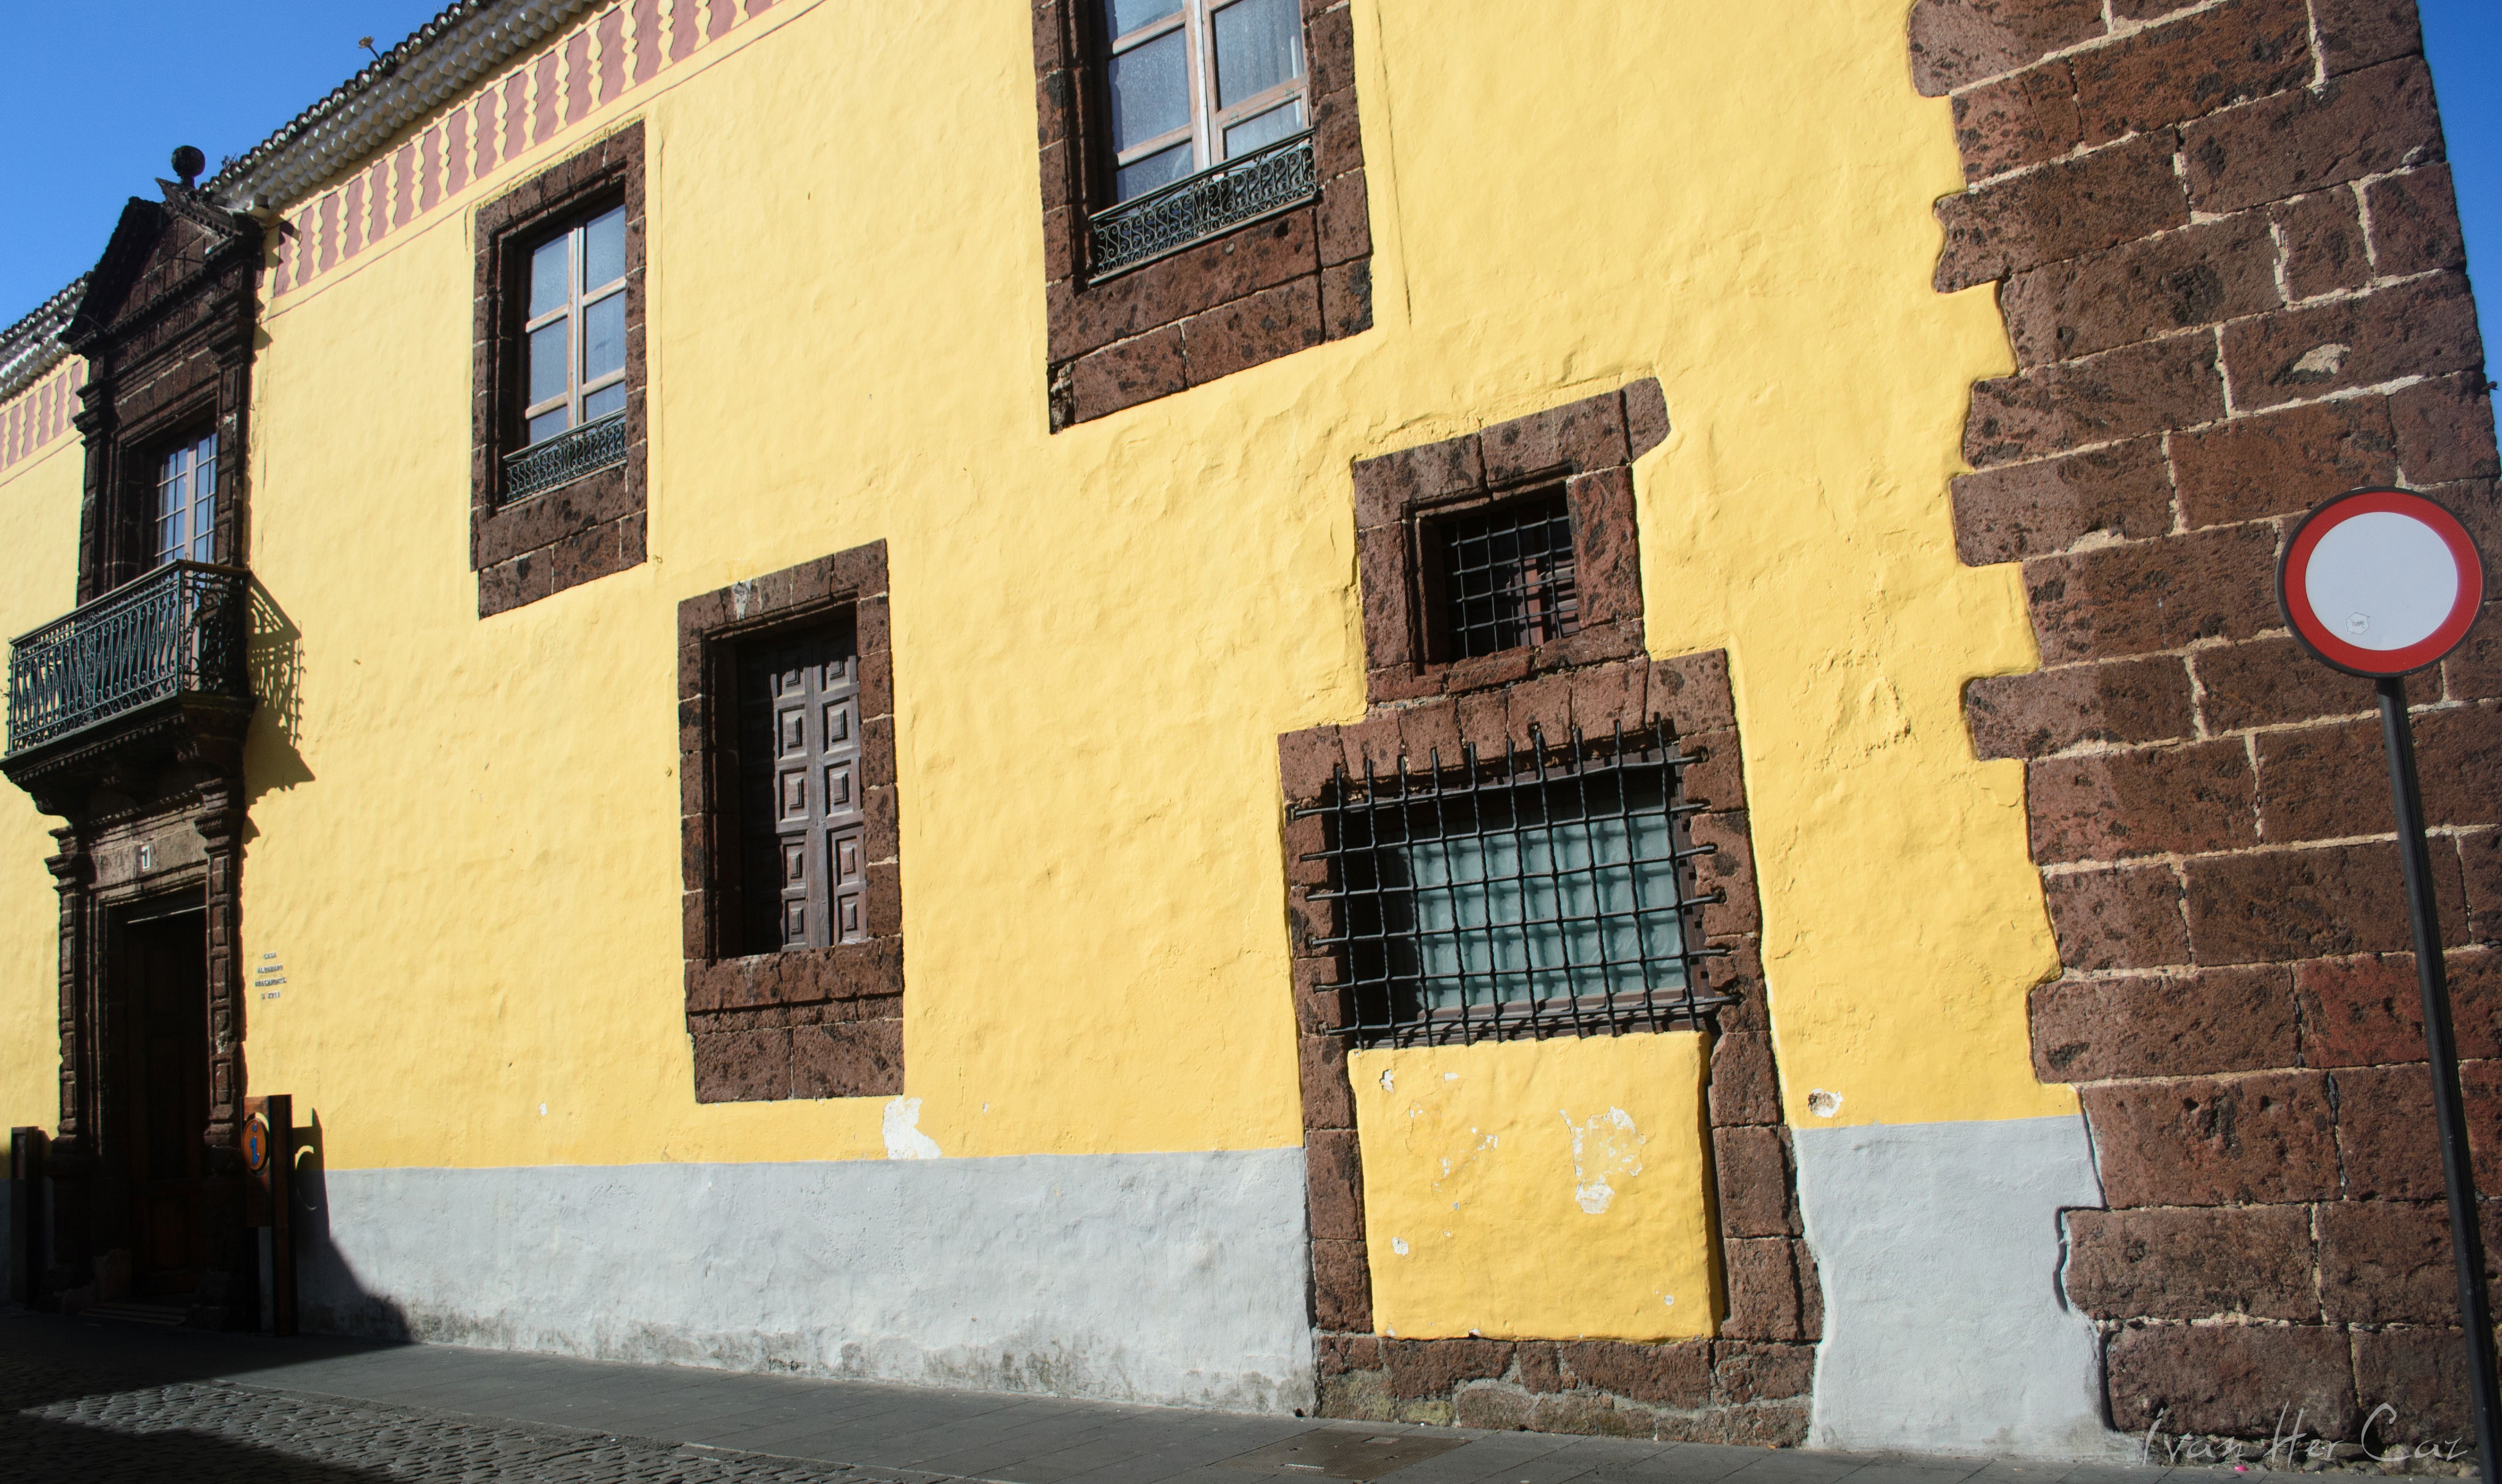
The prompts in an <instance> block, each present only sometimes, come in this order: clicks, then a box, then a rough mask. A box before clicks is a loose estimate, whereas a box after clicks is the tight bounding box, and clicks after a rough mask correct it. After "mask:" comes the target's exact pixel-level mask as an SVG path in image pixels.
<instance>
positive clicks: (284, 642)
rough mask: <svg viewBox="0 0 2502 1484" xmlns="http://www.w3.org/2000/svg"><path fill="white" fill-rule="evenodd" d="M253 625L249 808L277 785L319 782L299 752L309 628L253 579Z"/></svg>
mask: <svg viewBox="0 0 2502 1484" xmlns="http://www.w3.org/2000/svg"><path fill="white" fill-rule="evenodd" d="M247 622H248V623H249V624H250V625H251V628H250V631H249V633H248V634H247V635H246V637H245V639H244V668H245V671H246V672H247V674H248V675H249V676H250V678H251V681H252V693H253V694H254V695H255V696H257V697H259V699H260V704H259V705H258V706H257V707H256V708H254V711H253V717H252V730H251V732H250V733H249V734H247V735H246V736H245V738H244V748H243V775H244V783H245V787H246V789H247V791H248V793H249V795H250V796H249V797H247V798H246V800H245V807H246V808H247V809H249V808H250V807H251V806H252V805H253V804H256V803H258V802H259V801H260V797H261V795H262V794H264V793H269V792H270V791H271V790H273V789H291V788H294V787H295V786H296V785H297V784H300V783H311V782H312V781H313V770H312V769H311V768H309V767H307V766H305V764H304V755H303V754H302V753H300V752H298V751H296V747H297V744H298V743H300V742H301V741H302V740H303V736H304V692H303V684H304V631H303V630H302V629H299V628H297V627H296V626H295V621H294V620H293V619H290V618H288V617H287V610H286V609H284V608H281V607H279V606H278V600H277V599H276V598H273V597H271V596H270V595H269V590H268V589H267V588H264V587H262V586H261V585H260V580H259V579H258V578H254V579H253V582H252V591H251V597H250V611H249V613H248V615H247Z"/></svg>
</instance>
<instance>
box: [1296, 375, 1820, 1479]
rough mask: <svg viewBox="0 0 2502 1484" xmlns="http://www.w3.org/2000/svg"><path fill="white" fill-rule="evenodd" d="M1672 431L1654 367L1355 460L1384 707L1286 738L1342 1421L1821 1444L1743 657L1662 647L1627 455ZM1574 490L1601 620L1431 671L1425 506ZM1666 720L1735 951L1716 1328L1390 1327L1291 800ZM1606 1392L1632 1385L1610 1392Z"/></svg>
mask: <svg viewBox="0 0 2502 1484" xmlns="http://www.w3.org/2000/svg"><path fill="white" fill-rule="evenodd" d="M1667 434H1668V415H1667V406H1666V401H1665V398H1664V397H1663V395H1662V393H1661V391H1660V388H1659V384H1658V383H1657V382H1656V381H1655V380H1649V379H1645V380H1643V381H1640V382H1636V383H1634V384H1632V385H1631V386H1628V387H1626V388H1622V389H1621V390H1619V391H1612V392H1605V393H1601V394H1600V395H1598V396H1594V397H1586V398H1583V399H1580V400H1578V401H1575V402H1572V403H1568V404H1566V405H1564V406H1562V407H1557V408H1553V409H1550V410H1548V411H1546V412H1542V413H1538V414H1533V415H1531V416H1529V417H1525V418H1518V419H1514V420H1511V421H1509V422H1501V423H1496V424H1494V425H1492V426H1489V427H1487V428H1485V429H1483V430H1481V431H1480V432H1477V433H1474V434H1470V435H1467V436H1465V437H1461V438H1455V439H1449V440H1446V441H1444V442H1441V443H1437V444H1430V445H1425V446H1423V447H1420V448H1415V449H1407V450H1402V451H1400V452H1398V453H1395V454H1392V455H1386V456H1384V457H1381V458H1374V459H1367V460H1363V461H1361V462H1359V463H1357V464H1356V465H1355V466H1354V471H1353V474H1354V485H1355V503H1356V511H1357V525H1358V538H1357V540H1358V552H1359V559H1360V561H1361V563H1362V578H1363V586H1364V615H1365V643H1366V650H1367V671H1368V691H1369V695H1370V699H1369V705H1368V707H1367V710H1366V714H1365V717H1364V719H1363V720H1362V721H1360V722H1358V723H1355V724H1352V725H1336V726H1328V725H1325V726H1317V727H1311V728H1307V729H1305V730H1302V731H1298V732H1291V733H1287V734H1285V735H1283V736H1280V737H1279V738H1278V763H1279V782H1280V793H1281V800H1280V802H1281V804H1282V806H1283V812H1284V815H1285V819H1286V824H1285V839H1284V842H1283V843H1284V857H1285V867H1286V872H1287V917H1288V922H1289V927H1290V931H1291V932H1292V934H1293V947H1292V949H1291V952H1292V953H1293V955H1294V956H1295V957H1294V960H1293V963H1294V987H1293V1008H1294V1015H1295V1023H1296V1032H1297V1034H1296V1045H1297V1061H1298V1064H1299V1067H1300V1071H1301V1081H1302V1109H1303V1138H1304V1151H1305V1160H1306V1171H1307V1174H1306V1181H1307V1192H1308V1200H1309V1211H1308V1219H1309V1221H1310V1231H1311V1236H1312V1243H1311V1254H1312V1293H1313V1319H1314V1326H1315V1328H1316V1329H1317V1330H1318V1331H1319V1336H1318V1338H1319V1350H1320V1372H1321V1387H1322V1406H1321V1411H1322V1414H1323V1415H1325V1416H1340V1415H1346V1416H1365V1417H1368V1418H1369V1419H1370V1420H1377V1421H1392V1420H1398V1418H1399V1417H1401V1416H1406V1415H1409V1414H1408V1413H1407V1412H1406V1411H1403V1410H1401V1411H1394V1412H1390V1413H1381V1414H1379V1415H1375V1414H1374V1413H1373V1412H1371V1411H1369V1410H1368V1409H1367V1408H1368V1407H1370V1406H1376V1405H1378V1404H1380V1403H1379V1402H1378V1401H1366V1400H1363V1399H1365V1398H1367V1397H1370V1396H1373V1395H1374V1394H1375V1393H1376V1392H1377V1393H1378V1394H1379V1395H1380V1396H1383V1397H1386V1398H1388V1399H1389V1400H1390V1404H1391V1405H1392V1406H1393V1407H1394V1408H1404V1407H1411V1406H1413V1405H1417V1404H1424V1405H1428V1406H1431V1405H1435V1404H1439V1403H1437V1399H1446V1400H1447V1403H1448V1404H1450V1405H1452V1406H1453V1407H1455V1408H1460V1409H1468V1408H1476V1409H1479V1410H1478V1412H1477V1413H1476V1414H1474V1415H1469V1416H1459V1417H1457V1419H1456V1420H1458V1421H1460V1422H1461V1423H1462V1425H1466V1426H1485V1427H1502V1428H1512V1427H1528V1428H1532V1429H1537V1430H1541V1431H1546V1430H1551V1431H1572V1430H1574V1428H1575V1426H1576V1424H1574V1423H1573V1422H1572V1420H1571V1417H1572V1415H1573V1414H1575V1412H1576V1410H1586V1409H1587V1408H1588V1407H1590V1406H1592V1405H1598V1404H1604V1405H1606V1406H1609V1407H1623V1406H1638V1407H1640V1408H1652V1407H1658V1408H1663V1409H1665V1411H1664V1412H1663V1414H1662V1418H1663V1420H1662V1421H1661V1424H1660V1425H1661V1426H1662V1427H1663V1428H1675V1429H1682V1430H1685V1431H1689V1432H1691V1433H1693V1434H1694V1435H1696V1436H1706V1435H1707V1436H1713V1437H1721V1438H1725V1439H1727V1440H1744V1441H1750V1442H1761V1443H1792V1444H1794V1443H1797V1442H1800V1441H1802V1440H1804V1437H1805V1434H1806V1411H1805V1407H1806V1402H1805V1398H1806V1396H1807V1394H1808V1390H1809V1379H1810V1377H1811V1375H1812V1371H1813V1365H1814V1354H1815V1348H1816V1344H1817V1340H1818V1336H1819V1335H1820V1334H1821V1333H1822V1331H1823V1314H1822V1307H1823V1305H1822V1297H1821V1293H1820V1290H1819V1286H1818V1280H1817V1277H1816V1273H1815V1265H1814V1259H1813V1257H1812V1255H1811V1254H1810V1253H1809V1250H1808V1247H1807V1243H1806V1241H1805V1238H1804V1233H1803V1227H1802V1224H1801V1221H1800V1218H1799V1211H1798V1192H1797V1177H1796V1164H1795V1161H1794V1160H1793V1158H1792V1156H1791V1154H1790V1150H1789V1134H1788V1130H1787V1128H1786V1127H1785V1123H1784V1119H1783V1115H1782V1111H1781V1103H1780V1092H1779V1082H1778V1079H1777V1075H1776V1072H1775V1062H1774V1055H1773V1047H1772V1038H1771V1034H1770V1028H1769V1025H1768V1023H1767V1021H1766V1020H1765V1016H1764V995H1763V974H1762V966H1761V961H1760V957H1759V953H1758V947H1757V939H1758V934H1759V931H1760V925H1761V914H1760V906H1759V904H1758V898H1757V892H1756V887H1755V873H1754V852H1753V845H1752V839H1751V835H1750V832H1749V829H1748V823H1747V822H1748V815H1747V813H1746V808H1745V787H1744V779H1743V776H1742V771H1741V756H1740V749H1739V745H1738V734H1737V715H1736V707H1735V701H1734V697H1733V695H1732V693H1731V690H1730V685H1729V667H1728V658H1727V656H1726V655H1724V654H1721V653H1718V652H1712V653H1707V654H1700V655H1688V656H1682V657H1679V658H1674V659H1658V660H1654V659H1652V658H1649V657H1648V654H1647V652H1646V648H1645V644H1644V639H1643V630H1642V607H1641V587H1640V549H1639V544H1638V540H1637V532H1636V530H1635V527H1634V510H1633V498H1632V495H1633V486H1632V475H1631V464H1632V461H1633V460H1634V459H1635V458H1638V457H1640V455H1643V454H1645V453H1648V452H1649V451H1650V450H1651V449H1653V448H1655V447H1657V446H1658V445H1659V444H1660V443H1661V442H1662V441H1663V440H1665V438H1666V437H1667ZM1559 480H1560V481H1561V482H1563V483H1564V484H1565V486H1566V489H1567V492H1568V495H1569V496H1570V497H1571V499H1572V513H1573V550H1574V558H1575V565H1576V569H1577V570H1578V572H1580V573H1584V574H1586V575H1585V576H1582V577H1581V578H1580V581H1581V585H1582V586H1581V592H1582V603H1583V609H1582V613H1583V624H1584V626H1583V627H1582V628H1581V629H1579V630H1576V631H1575V632H1574V633H1572V634H1570V635H1567V636H1565V638H1564V639H1563V640H1562V641H1560V642H1558V643H1556V644H1551V645H1545V646H1538V647H1524V648H1521V649H1515V650H1506V651H1503V652H1501V653H1499V654H1496V655H1491V656H1484V657H1479V658H1474V659H1471V660H1468V661H1464V662H1461V663H1457V664H1442V665H1432V664H1426V663H1423V662H1421V661H1420V660H1419V659H1418V658H1417V653H1418V652H1417V649H1416V646H1415V638H1416V634H1415V627H1414V624H1413V622H1412V619H1413V607H1412V605H1413V601H1414V598H1413V594H1415V593H1416V592H1417V591H1418V586H1417V583H1416V573H1415V568H1414V562H1413V557H1414V555H1415V553H1416V550H1417V547H1416V543H1415V541H1414V539H1413V532H1414V527H1415V524H1416V517H1417V515H1418V514H1419V513H1420V512H1423V513H1431V512H1433V511H1436V510H1438V509H1447V508H1450V507H1451V505H1453V504H1454V503H1458V502H1466V501H1475V500H1482V499H1486V498H1489V497H1492V496H1494V495H1496V494H1498V493H1500V492H1507V491H1509V490H1513V489H1529V488H1538V489H1546V488H1552V487H1553V485H1554V484H1556V483H1557V482H1558V481H1559ZM1653 718H1659V719H1663V720H1665V721H1667V722H1668V723H1669V724H1670V725H1671V726H1672V727H1673V728H1674V733H1675V735H1676V736H1677V737H1678V739H1679V741H1680V744H1681V745H1682V747H1683V748H1684V750H1685V751H1687V752H1688V753H1689V754H1693V755H1696V756H1697V758H1698V760H1697V761H1696V762H1695V763H1694V764H1692V765H1690V766H1689V767H1688V768H1687V769H1686V770H1685V774H1684V778H1683V786H1684V790H1685V792H1686V793H1687V795H1688V796H1689V797H1692V798H1695V799H1699V800H1704V801H1707V803H1708V804H1709V805H1711V807H1709V808H1707V809H1706V810H1705V811H1703V812H1701V813H1699V814H1697V815H1696V816H1694V817H1693V819H1692V820H1691V821H1690V825H1689V827H1690V830H1691V833H1692V837H1693V840H1694V841H1695V842H1696V843H1699V844H1708V845H1710V846H1712V847H1713V851H1712V853H1711V854H1709V855H1707V856H1704V857H1701V858H1698V859H1697V860H1696V861H1695V867H1696V872H1695V874H1696V878H1697V883H1696V884H1697V887H1698V889H1699V890H1700V891H1701V892H1702V894H1705V895H1708V896H1714V897H1716V899H1715V900H1713V901H1712V902H1710V903H1709V904H1708V905H1707V906H1706V907H1705V908H1704V909H1703V936H1704V940H1705V941H1706V942H1707V944H1710V945H1712V946H1716V947H1726V948H1727V949H1729V950H1730V954H1729V957H1728V958H1727V959H1725V960H1706V961H1705V963H1706V964H1707V966H1708V967H1707V973H1708V974H1709V975H1710V980H1711V982H1710V985H1709V987H1710V988H1713V989H1717V990H1722V991H1725V992H1727V993H1730V994H1732V995H1735V996H1736V998H1735V1002H1734V1003H1732V1004H1729V1005H1727V1006H1724V1007H1722V1008H1721V1009H1719V1010H1717V1011H1715V1012H1713V1013H1712V1014H1711V1016H1710V1018H1709V1020H1708V1022H1707V1024H1706V1025H1705V1026H1704V1028H1703V1029H1704V1030H1705V1032H1706V1034H1707V1035H1708V1036H1709V1037H1710V1042H1711V1044H1710V1051H1709V1059H1708V1066H1709V1074H1708V1075H1709V1085H1708V1124H1709V1130H1710V1138H1711V1166H1712V1179H1713V1187H1712V1188H1713V1192H1714V1195H1715V1197H1716V1198H1715V1199H1714V1202H1713V1210H1714V1215H1715V1220H1716V1222H1717V1233H1716V1234H1717V1238H1718V1242H1719V1254H1720V1268H1721V1274H1722V1278H1723V1282H1724V1285H1725V1286H1724V1291H1723V1298H1724V1302H1725V1307H1724V1310H1723V1312H1722V1314H1721V1315H1720V1316H1718V1317H1719V1321H1720V1322H1719V1326H1718V1329H1717V1332H1716V1333H1715V1334H1714V1335H1712V1336H1710V1337H1707V1338H1702V1339H1695V1340H1687V1341H1675V1342H1671V1343H1665V1344H1632V1343H1618V1342H1611V1341H1580V1342H1574V1341H1570V1340H1566V1339H1560V1338H1559V1339H1525V1340H1519V1341H1516V1342H1514V1341H1501V1342H1497V1341H1485V1340H1475V1339H1427V1340H1401V1339H1392V1338H1388V1337H1384V1336H1379V1335H1376V1334H1374V1333H1373V1332H1372V1331H1373V1329H1374V1325H1373V1318H1372V1299H1371V1277H1370V1268H1369V1258H1368V1256H1367V1248H1366V1244H1365V1231H1364V1170H1363V1158H1362V1154H1361V1152H1360V1149H1359V1146H1358V1141H1357V1137H1356V1131H1355V1116H1354V1098H1353V1092H1352V1089H1351V1087H1350V1085H1349V1082H1348V1074H1347V1058H1348V1054H1349V1052H1350V1050H1351V1049H1352V1048H1351V1047H1350V1046H1349V1045H1348V1044H1347V1039H1346V1038H1345V1037H1344V1036H1342V1035H1334V1034H1332V1033H1330V1032H1331V1031H1332V1030H1333V1029H1335V1028H1336V1027H1338V1026H1339V1025H1341V1024H1342V1023H1343V1017H1344V1015H1345V1006H1344V1005H1343V1003H1342V1002H1341V996H1339V995H1335V994H1333V993H1331V992H1330V990H1329V986H1330V985H1332V984H1334V983H1336V981H1337V979H1338V978H1339V974H1338V972H1337V962H1336V960H1335V959H1334V958H1333V957H1330V956H1329V955H1327V954H1326V953H1319V954H1316V953H1314V952H1313V951H1312V950H1311V949H1310V948H1309V947H1308V946H1307V945H1308V944H1309V943H1310V941H1311V940H1312V939H1313V938H1314V937H1324V938H1325V937H1328V936H1330V935H1331V932H1330V927H1331V916H1330V909H1331V905H1332V904H1331V903H1330V902H1329V901H1328V900H1326V899H1324V900H1320V901H1314V900H1312V899H1311V897H1310V895H1309V894H1310V893H1311V892H1312V891H1313V890H1314V889H1316V888H1319V887H1322V886H1324V885H1325V883H1326V876H1327V864H1326V862H1325V861H1319V860H1305V859H1303V858H1304V857H1306V856H1307V855H1310V854H1312V853H1313V852H1315V851H1317V850H1318V849H1319V848H1320V847H1321V844H1322V843H1323V835H1324V831H1325V829H1326V820H1325V818H1324V817H1321V816H1317V815H1315V816H1307V817H1305V818H1302V819H1297V818H1295V817H1294V816H1293V810H1294V809H1296V808H1298V807H1300V806H1303V805H1307V804H1311V803H1315V802H1318V801H1319V800H1320V798H1321V797H1322V794H1323V792H1324V791H1325V790H1326V789H1327V788H1328V786H1329V783H1330V780H1331V778H1332V777H1333V776H1334V772H1335V770H1336V769H1337V768H1339V767H1341V766H1342V767H1344V768H1345V769H1346V770H1347V771H1348V772H1350V773H1360V772H1362V771H1363V770H1364V768H1365V767H1366V765H1367V764H1368V763H1369V764H1370V765H1371V766H1372V767H1373V768H1375V769H1376V770H1381V769H1385V768H1392V767H1396V766H1398V764H1399V761H1400V759H1402V758H1405V759H1408V761H1409V765H1410V766H1414V765H1417V763H1419V762H1420V761H1421V760H1422V759H1425V758H1427V757H1428V756H1429V755H1431V754H1433V753H1435V752H1437V751H1438V752H1439V754H1440V756H1441V757H1442V758H1444V759H1451V758H1455V757H1457V756H1459V753H1460V749H1461V748H1462V746H1464V745H1467V744H1474V745H1475V746H1476V748H1477V749H1478V751H1479V753H1480V754H1481V755H1482V754H1484V753H1486V752H1487V751H1489V750H1500V749H1501V748H1502V747H1503V746H1504V745H1505V741H1506V740H1509V741H1514V742H1520V741H1525V740H1526V739H1527V737H1528V735H1529V733H1530V729H1531V728H1532V727H1533V726H1535V727H1537V728H1538V729H1539V730H1540V731H1541V732H1542V733H1543V734H1544V735H1546V736H1548V737H1549V738H1555V739H1560V738H1562V737H1564V736H1567V735H1569V734H1570V733H1571V731H1572V728H1573V727H1575V726H1577V727H1579V728H1581V730H1582V731H1583V732H1584V733H1585V734H1589V735H1599V734H1603V733H1606V732H1607V731H1610V730H1612V729H1613V727H1614V726H1615V725H1617V724H1618V723H1619V722H1621V723H1623V724H1624V725H1627V726H1628V727H1631V726H1634V725H1640V724H1642V723H1644V722H1647V721H1649V720H1651V719H1653ZM1636 1033H1639V1032H1636ZM1476 1382H1493V1383H1495V1384H1494V1385H1491V1386H1484V1385H1476V1384H1474V1383H1476ZM1602 1396H1604V1397H1606V1398H1609V1399H1613V1400H1607V1401H1606V1402H1604V1403H1601V1402H1600V1401H1599V1398H1600V1397H1602ZM1418 1415H1421V1414H1418ZM1663 1435H1665V1434H1663Z"/></svg>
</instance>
